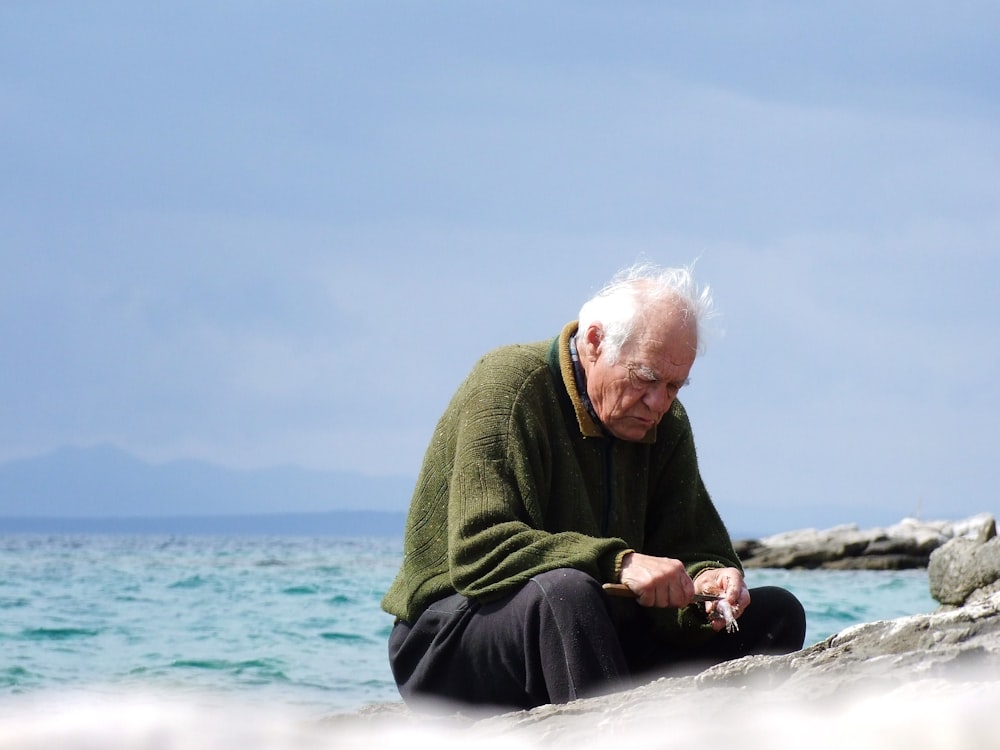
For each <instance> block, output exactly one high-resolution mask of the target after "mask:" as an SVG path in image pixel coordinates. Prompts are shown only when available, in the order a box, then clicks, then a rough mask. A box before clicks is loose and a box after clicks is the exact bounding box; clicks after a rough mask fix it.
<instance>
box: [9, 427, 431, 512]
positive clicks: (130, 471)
mask: <svg viewBox="0 0 1000 750" xmlns="http://www.w3.org/2000/svg"><path fill="white" fill-rule="evenodd" d="M413 484H414V479H413V478H412V477H401V476H388V477H371V476H365V475H363V474H357V473H353V472H339V471H311V470H307V469H300V468H295V467H276V468H269V469H257V470H248V471H240V470H233V469H227V468H224V467H220V466H216V465H213V464H209V463H204V462H201V461H190V460H184V461H173V462H170V463H164V464H150V463H146V462H145V461H142V460H140V459H138V458H136V457H135V456H132V455H130V454H128V453H126V452H124V451H122V450H120V449H118V448H116V447H114V446H110V445H101V446H95V447H88V448H77V447H66V448H61V449H59V450H57V451H55V452H53V453H50V454H47V455H44V456H40V457H37V458H29V459H22V460H17V461H9V462H7V463H3V464H0V519H4V518H6V519H13V518H20V519H60V518H62V519H76V520H80V519H125V518H132V519H152V518H160V519H164V518H175V519H177V518H200V519H206V520H207V519H208V518H209V517H230V516H253V515H260V514H269V515H274V514H279V515H282V516H284V517H286V519H288V518H293V517H295V516H296V515H299V514H326V513H331V512H334V511H365V512H367V513H373V512H374V513H375V516H373V518H375V517H378V513H380V512H381V513H390V514H393V515H394V516H400V515H401V514H402V513H404V512H405V510H406V507H407V505H408V504H409V499H410V494H411V492H412V491H413ZM356 518H357V517H356ZM299 520H300V521H301V518H300V519H299ZM8 525H9V524H3V523H2V520H0V528H2V527H3V526H8Z"/></svg>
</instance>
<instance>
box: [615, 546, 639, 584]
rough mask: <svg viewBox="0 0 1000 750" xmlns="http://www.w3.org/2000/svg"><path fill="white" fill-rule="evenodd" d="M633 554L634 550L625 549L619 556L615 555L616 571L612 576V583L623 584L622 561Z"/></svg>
mask: <svg viewBox="0 0 1000 750" xmlns="http://www.w3.org/2000/svg"><path fill="white" fill-rule="evenodd" d="M632 552H635V550H634V549H623V550H622V551H621V552H619V553H618V554H617V555H615V569H614V572H613V573H612V575H611V582H612V583H621V582H622V560H624V559H625V555H628V554H631V553H632Z"/></svg>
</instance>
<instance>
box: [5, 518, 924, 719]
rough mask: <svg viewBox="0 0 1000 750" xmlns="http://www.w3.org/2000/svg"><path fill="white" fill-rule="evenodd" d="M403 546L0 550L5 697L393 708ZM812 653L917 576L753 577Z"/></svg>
mask: <svg viewBox="0 0 1000 750" xmlns="http://www.w3.org/2000/svg"><path fill="white" fill-rule="evenodd" d="M399 559H400V542H399V540H397V539H384V538H371V539H338V538H334V537H323V538H307V537H275V538H265V537H239V536H233V537H210V536H185V537H173V538H168V537H156V536H98V535H93V536H41V535H23V536H6V537H3V536H0V571H2V575H0V716H2V715H3V712H4V709H3V708H2V705H3V704H4V703H5V702H6V701H4V700H3V697H4V696H8V697H11V696H20V697H21V698H22V699H23V698H24V697H32V696H46V695H50V694H56V693H59V692H62V691H85V692H87V693H88V694H96V695H101V696H109V697H114V696H120V695H130V694H159V693H164V694H169V695H172V696H176V695H180V696H184V695H189V696H199V699H200V697H201V696H205V695H210V696H217V697H221V698H226V699H235V700H236V701H238V702H240V703H241V704H243V705H251V704H254V703H256V702H260V703H261V704H264V705H271V706H273V705H284V706H290V707H295V708H297V709H299V708H300V709H302V710H305V711H307V712H311V713H313V714H315V715H324V714H330V713H337V712H343V711H349V710H353V709H356V708H358V707H360V706H363V705H365V704H367V703H373V702H382V701H398V699H399V698H398V694H397V693H396V689H395V686H394V685H393V682H392V677H391V675H390V673H389V668H388V665H387V663H386V651H385V643H386V639H387V637H388V635H389V630H390V628H391V618H390V617H389V616H388V615H386V614H384V613H383V612H382V611H381V610H380V609H379V601H380V599H381V597H382V593H383V592H384V591H385V589H386V588H387V587H388V585H389V582H390V581H391V579H392V577H393V575H394V574H395V571H396V568H397V566H398V563H399ZM747 577H748V583H749V584H750V585H751V586H756V585H765V584H776V585H782V586H785V587H787V588H789V589H791V590H792V591H793V592H795V593H796V594H797V595H798V596H799V598H800V599H801V600H802V602H803V604H804V605H805V607H806V611H807V616H808V622H809V630H808V632H807V643H814V642H817V641H819V640H822V639H824V638H826V637H827V636H829V635H831V634H833V633H836V632H838V631H840V630H842V629H843V628H845V627H847V626H849V625H852V624H855V623H859V622H867V621H871V620H876V619H887V618H893V617H899V616H903V615H909V614H917V613H921V612H930V611H932V610H934V609H935V608H936V606H937V605H936V602H934V600H933V599H932V598H931V597H930V595H929V593H928V587H927V575H926V572H925V571H904V572H840V571H838V572H820V571H783V570H751V571H749V572H748V576H747Z"/></svg>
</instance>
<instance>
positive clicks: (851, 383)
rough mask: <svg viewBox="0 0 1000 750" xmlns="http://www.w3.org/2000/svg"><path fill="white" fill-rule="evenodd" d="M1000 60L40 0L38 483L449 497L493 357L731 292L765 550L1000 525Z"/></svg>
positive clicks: (10, 446)
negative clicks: (862, 531)
mask: <svg viewBox="0 0 1000 750" xmlns="http://www.w3.org/2000/svg"><path fill="white" fill-rule="evenodd" d="M998 38H1000V5H998V4H996V3H994V2H992V0H979V1H972V2H963V1H961V0H959V1H957V2H953V3H947V4H942V3H936V2H925V1H923V0H908V1H907V2H902V1H899V2H885V1H881V0H865V1H864V2H853V1H838V2H824V1H818V2H811V3H802V2H792V1H788V2H785V1H775V2H766V1H764V2H745V3H736V2H714V3H705V2H670V3H664V2H652V1H650V2H630V1H628V0H623V2H614V3H611V2H590V1H587V0H575V1H574V2H567V1H558V0H555V1H553V2H545V3H538V2H518V1H516V0H515V1H514V2H504V3H499V2H481V3H468V2H445V1H442V2H429V1H428V2H407V1H405V0H399V1H398V2H379V1H378V0H363V1H361V2H352V1H349V0H345V1H343V2H333V1H332V0H331V1H326V2H319V1H318V0H313V1H311V2H310V1H303V2H265V1H264V0H256V1H255V0H243V1H241V2H235V1H231V2H201V1H199V2H184V1H183V0H177V1H176V2H170V3H135V2H111V1H109V0H95V1H94V2H88V3H78V2H70V1H68V0H66V1H62V2H60V1H57V0H50V1H47V2H36V1H35V0H0V237H2V240H0V341H2V343H3V352H4V356H3V366H2V367H0V462H6V461H13V460H17V459H21V458H27V457H32V456H36V455H41V454H45V453H47V452H50V451H53V450H55V449H57V448H59V447H61V446H65V445H80V446H86V445H95V444H103V443H111V444H114V445H116V446H119V447H121V448H122V449H124V450H127V451H129V452H130V453H133V454H134V455H136V456H138V457H140V458H143V459H145V460H147V461H151V462H164V461H170V460H174V459H181V458H184V459H189V458H193V459H199V460H205V461H210V462H213V463H217V464H220V465H224V466H228V467H232V468H240V469H243V468H246V469H250V468H261V467H270V466H277V465H296V466H302V467H304V468H314V469H329V470H350V471H358V472H362V473H365V474H370V475H404V476H414V477H415V476H416V473H417V471H418V470H419V466H420V462H421V458H422V455H423V451H424V448H425V447H426V443H427V441H428V439H429V437H430V435H431V433H432V431H433V429H434V424H435V422H436V421H437V419H438V417H439V416H440V413H441V411H442V410H443V409H444V407H445V406H446V404H447V402H448V399H449V398H450V396H451V394H452V393H453V391H454V389H455V388H456V386H457V385H458V383H459V382H460V381H461V380H462V378H463V377H464V376H465V374H466V373H467V372H468V370H469V368H470V367H471V366H472V365H473V364H474V363H475V361H476V360H477V359H478V357H479V356H480V355H481V354H482V353H483V352H485V351H487V350H489V349H492V348H494V347H496V346H500V345H503V344H507V343H513V342H521V341H535V340H541V339H548V338H551V337H553V336H554V335H556V334H557V333H558V331H559V330H560V329H561V328H562V326H563V325H564V324H565V323H566V322H568V321H570V320H573V319H575V317H576V313H577V312H578V310H579V307H580V305H581V304H582V303H583V302H584V301H585V300H586V299H587V298H588V297H589V296H590V295H592V294H593V293H595V292H596V291H597V290H598V289H599V288H600V287H601V286H602V285H603V284H604V283H605V282H606V281H607V280H608V279H609V278H610V277H611V276H612V275H613V274H614V272H615V271H617V270H618V269H620V268H622V267H624V266H627V265H630V264H632V263H634V262H637V261H648V262H653V263H657V264H661V265H665V266H673V265H689V264H692V263H693V264H694V268H695V273H696V277H697V278H698V280H699V282H700V283H702V284H705V285H708V286H709V287H710V288H711V290H712V292H713V296H714V299H715V303H716V306H717V308H718V310H719V315H718V316H717V317H716V318H715V319H714V320H713V321H712V329H713V330H712V331H711V333H710V334H709V336H708V337H707V347H706V351H705V353H704V354H703V356H701V357H700V358H699V360H698V362H697V363H696V364H695V366H694V369H693V370H692V377H691V380H692V382H691V385H690V386H689V387H687V388H685V389H684V390H683V391H682V392H681V400H682V401H683V403H684V404H685V406H686V407H687V409H688V412H689V414H690V416H691V420H692V425H693V428H694V433H695V440H696V444H697V446H698V452H699V459H700V462H701V469H702V474H703V476H704V478H705V481H706V483H707V485H708V487H709V490H710V492H711V493H712V496H713V499H714V500H715V502H716V504H717V505H718V506H719V508H720V510H721V511H722V513H723V516H724V517H726V518H728V519H730V522H731V523H733V524H736V525H739V524H742V523H744V522H747V521H750V520H752V519H753V518H754V517H755V516H756V515H757V514H761V513H772V514H775V513H776V514H779V515H781V516H782V517H783V518H787V520H788V528H791V527H796V528H798V527H801V526H809V525H819V526H826V525H832V524H834V523H850V522H858V523H862V524H865V523H877V524H885V523H892V522H894V521H897V520H899V519H901V518H903V517H906V516H917V517H920V518H925V519H935V518H943V519H954V518H962V517H965V516H968V515H972V514H975V513H979V512H984V511H986V512H994V513H996V512H998V511H1000V502H998V500H997V487H998V486H1000V469H998V466H1000V461H998V460H997V452H998V444H1000V440H998V438H1000V428H998V423H1000V419H998V417H1000V385H998V384H1000V343H998V338H1000V337H998V335H997V331H996V328H997V325H998V323H1000V301H998V294H997V288H998V280H1000V78H998V76H997V71H998V70H1000V45H998V44H997V41H996V40H997V39H998ZM402 506H405V499H403V500H401V508H402Z"/></svg>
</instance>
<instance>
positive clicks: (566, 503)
mask: <svg viewBox="0 0 1000 750" xmlns="http://www.w3.org/2000/svg"><path fill="white" fill-rule="evenodd" d="M576 327H577V326H576V323H575V322H574V323H570V324H569V325H567V326H566V327H565V328H564V329H563V331H562V333H561V334H560V336H559V337H557V338H556V339H555V340H554V341H552V342H551V343H550V342H539V343H536V344H529V345H515V346H507V347H503V348H501V349H497V350H494V351H492V352H490V353H488V354H486V355H485V356H484V357H483V358H482V359H481V360H480V361H479V363H478V364H477V365H476V366H475V367H474V368H473V370H472V372H471V373H470V374H469V376H468V377H467V378H466V380H465V382H463V383H462V385H461V386H460V387H459V389H458V391H457V392H456V393H455V395H454V397H453V398H452V400H451V403H450V404H449V405H448V408H447V409H446V411H445V413H444V415H443V416H442V417H441V419H440V421H439V422H438V424H437V427H436V429H435V431H434V435H433V438H432V439H431V443H430V445H429V447H428V449H427V453H426V455H425V457H424V463H423V467H422V469H421V471H420V476H419V477H418V480H417V485H416V488H415V490H414V493H413V500H412V503H411V505H410V511H409V514H408V517H407V521H406V537H405V541H404V548H403V563H402V566H401V568H400V571H399V573H398V575H397V577H396V579H395V581H394V582H393V583H392V586H391V587H390V588H389V591H388V592H387V593H386V595H385V598H384V599H383V600H382V607H383V609H385V611H387V612H388V613H390V614H392V615H395V616H396V617H398V618H400V619H402V620H406V621H408V622H413V621H414V620H415V619H416V618H417V617H418V616H419V615H420V613H421V612H423V611H424V609H425V608H426V607H427V606H428V605H429V604H430V603H432V602H434V601H436V600H438V599H441V598H443V597H445V596H449V595H450V594H452V593H454V592H456V591H457V592H459V593H461V594H462V595H464V596H467V597H471V598H474V599H477V600H480V601H488V600H490V599H494V598H497V597H500V596H503V595H504V594H508V593H511V592H512V591H513V590H515V589H516V588H517V587H519V586H521V585H523V584H524V583H525V582H526V581H527V580H528V579H530V578H531V577H532V576H534V575H537V574H538V573H542V572H545V571H547V570H552V569H555V568H565V567H570V568H577V569H579V570H583V571H585V572H587V573H589V574H590V575H592V576H594V578H596V579H597V580H598V581H602V582H613V581H617V580H618V578H619V575H620V573H621V560H622V557H623V556H624V555H625V554H626V553H627V552H629V551H633V550H634V551H638V552H642V553H645V554H649V555H659V556H664V557H673V558H676V559H679V560H681V561H683V562H684V564H685V565H686V566H687V569H688V572H689V573H690V574H691V575H692V576H694V575H697V574H698V573H699V572H700V571H701V570H703V569H705V568H710V567H739V565H740V563H739V560H738V558H737V556H736V553H735V551H734V550H733V546H732V543H731V541H730V539H729V535H728V533H727V531H726V528H725V526H724V525H723V523H722V520H721V519H720V518H719V514H718V513H717V512H716V509H715V506H714V505H713V504H712V501H711V499H710V498H709V496H708V493H707V491H706V490H705V486H704V484H703V483H702V480H701V476H700V474H699V471H698V462H697V458H696V455H695V447H694V438H693V436H692V434H691V426H690V423H689V422H688V418H687V414H686V412H685V411H684V408H683V406H681V404H680V402H679V401H675V402H674V404H673V406H672V407H671V409H670V411H669V412H668V413H667V414H666V416H664V418H663V420H662V421H661V422H660V424H659V426H658V427H656V428H654V429H653V430H651V431H650V433H649V434H648V435H647V436H646V438H645V439H644V440H643V441H642V442H628V441H622V440H618V439H615V438H614V437H612V436H610V435H608V434H607V433H605V432H604V431H603V429H602V428H601V427H600V426H599V425H598V424H597V423H595V421H594V420H593V419H592V418H591V417H590V415H589V413H588V412H587V410H586V408H585V407H584V406H583V404H582V402H581V400H580V397H579V394H578V392H577V388H576V385H575V381H574V378H573V365H572V361H571V358H570V354H569V337H570V336H571V335H573V333H575V331H576ZM691 614H692V613H690V612H689V613H687V615H688V616H685V613H684V612H683V611H682V612H680V613H679V612H678V610H660V611H657V612H656V613H653V616H655V617H657V619H658V620H659V621H661V625H662V626H663V627H665V628H666V629H668V630H675V629H676V628H677V627H678V626H681V627H684V628H693V629H695V630H702V629H704V628H705V627H706V626H705V625H704V623H705V618H704V614H703V613H701V614H700V616H690V615H691Z"/></svg>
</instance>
